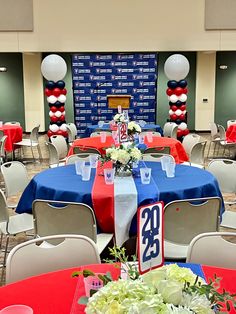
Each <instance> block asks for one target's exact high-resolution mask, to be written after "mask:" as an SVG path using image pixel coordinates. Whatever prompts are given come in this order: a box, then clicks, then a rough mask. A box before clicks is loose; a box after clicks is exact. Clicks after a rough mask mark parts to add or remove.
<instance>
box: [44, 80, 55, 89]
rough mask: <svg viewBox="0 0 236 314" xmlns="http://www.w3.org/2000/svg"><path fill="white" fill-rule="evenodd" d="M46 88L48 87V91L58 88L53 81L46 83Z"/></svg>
mask: <svg viewBox="0 0 236 314" xmlns="http://www.w3.org/2000/svg"><path fill="white" fill-rule="evenodd" d="M46 87H47V88H48V89H53V88H55V87H56V83H54V82H53V81H48V82H47V83H46Z"/></svg>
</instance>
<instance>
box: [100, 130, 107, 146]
mask: <svg viewBox="0 0 236 314" xmlns="http://www.w3.org/2000/svg"><path fill="white" fill-rule="evenodd" d="M100 138H101V143H105V142H106V138H107V134H106V132H100Z"/></svg>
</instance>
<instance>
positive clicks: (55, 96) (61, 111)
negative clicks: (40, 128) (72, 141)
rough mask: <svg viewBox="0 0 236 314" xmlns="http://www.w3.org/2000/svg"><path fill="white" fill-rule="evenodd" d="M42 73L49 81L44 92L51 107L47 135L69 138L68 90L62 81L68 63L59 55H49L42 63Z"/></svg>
mask: <svg viewBox="0 0 236 314" xmlns="http://www.w3.org/2000/svg"><path fill="white" fill-rule="evenodd" d="M41 72H42V74H43V76H44V77H45V78H46V79H47V80H48V82H47V83H46V87H45V90H44V92H45V95H46V96H47V101H48V105H49V107H50V111H49V117H50V125H49V130H48V132H47V135H48V137H49V138H50V137H51V136H52V135H62V136H64V137H68V133H67V128H66V120H65V115H66V113H65V102H66V94H67V90H66V88H65V82H64V81H63V80H62V79H63V78H64V77H65V75H66V72H67V66H66V62H65V60H64V59H63V58H62V57H60V56H58V55H49V56H47V57H46V58H44V59H43V61H42V64H41Z"/></svg>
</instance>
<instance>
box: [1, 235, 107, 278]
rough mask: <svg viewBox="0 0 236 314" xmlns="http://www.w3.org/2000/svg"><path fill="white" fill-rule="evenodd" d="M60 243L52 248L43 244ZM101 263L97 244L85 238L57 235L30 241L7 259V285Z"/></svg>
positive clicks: (14, 250) (17, 248) (14, 249)
mask: <svg viewBox="0 0 236 314" xmlns="http://www.w3.org/2000/svg"><path fill="white" fill-rule="evenodd" d="M56 239H57V240H60V243H59V244H58V245H56V246H52V247H44V246H40V245H39V244H40V243H41V242H42V241H47V242H48V241H50V240H56ZM99 263H101V260H100V257H99V254H98V250H97V247H96V244H95V243H94V242H93V241H92V240H91V239H89V238H88V237H85V236H82V235H71V234H63V235H55V236H49V237H42V238H38V239H33V240H29V241H26V242H24V243H21V244H18V245H17V246H15V247H14V248H13V249H12V250H11V252H10V253H9V255H8V257H7V262H6V283H11V282H14V281H18V280H22V279H24V278H27V277H31V276H35V275H39V274H42V273H47V272H51V271H56V270H60V269H65V268H71V267H78V266H80V265H88V264H99Z"/></svg>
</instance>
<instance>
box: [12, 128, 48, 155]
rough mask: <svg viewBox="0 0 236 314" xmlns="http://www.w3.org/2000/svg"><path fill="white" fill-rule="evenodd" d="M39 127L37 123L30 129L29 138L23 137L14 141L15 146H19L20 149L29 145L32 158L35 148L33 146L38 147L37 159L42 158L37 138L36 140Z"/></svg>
mask: <svg viewBox="0 0 236 314" xmlns="http://www.w3.org/2000/svg"><path fill="white" fill-rule="evenodd" d="M39 127H40V125H37V126H35V127H34V128H33V129H32V131H31V133H30V137H29V138H23V139H22V141H20V142H16V143H14V145H15V148H21V149H22V150H23V149H24V148H25V147H29V148H30V149H31V153H32V156H33V159H34V160H35V156H34V150H33V148H35V147H36V148H37V149H38V155H39V159H40V160H42V153H41V149H40V145H39V140H38V138H39ZM23 153H24V152H23Z"/></svg>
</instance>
